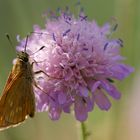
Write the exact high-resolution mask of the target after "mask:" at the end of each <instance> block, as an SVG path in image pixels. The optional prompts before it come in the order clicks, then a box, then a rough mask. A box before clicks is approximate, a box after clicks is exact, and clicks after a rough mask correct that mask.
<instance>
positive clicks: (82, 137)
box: [78, 122, 90, 140]
mask: <svg viewBox="0 0 140 140" xmlns="http://www.w3.org/2000/svg"><path fill="white" fill-rule="evenodd" d="M78 130H79V134H78V135H79V140H87V138H88V136H89V135H90V133H89V132H88V131H87V128H86V124H85V123H84V122H80V123H79V122H78Z"/></svg>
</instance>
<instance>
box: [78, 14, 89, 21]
mask: <svg viewBox="0 0 140 140" xmlns="http://www.w3.org/2000/svg"><path fill="white" fill-rule="evenodd" d="M79 17H80V18H81V21H83V20H86V19H87V17H88V16H81V15H79Z"/></svg>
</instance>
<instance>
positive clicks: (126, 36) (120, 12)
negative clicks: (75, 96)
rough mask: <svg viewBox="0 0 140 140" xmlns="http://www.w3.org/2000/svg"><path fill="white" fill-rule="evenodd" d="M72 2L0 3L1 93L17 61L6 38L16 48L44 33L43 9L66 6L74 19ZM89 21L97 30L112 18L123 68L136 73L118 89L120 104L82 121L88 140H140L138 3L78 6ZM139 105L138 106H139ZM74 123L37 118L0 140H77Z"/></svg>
mask: <svg viewBox="0 0 140 140" xmlns="http://www.w3.org/2000/svg"><path fill="white" fill-rule="evenodd" d="M76 2H77V0H69V1H68V0H0V91H1V92H2V89H3V86H4V84H5V82H6V79H7V76H8V74H9V71H10V70H11V68H12V60H13V58H15V57H16V53H15V48H12V47H11V46H10V45H9V42H8V40H7V39H6V37H5V33H9V34H10V36H11V37H12V41H13V44H14V46H16V45H17V42H16V35H17V34H19V35H21V36H22V37H25V36H26V35H27V33H29V32H30V31H32V27H33V25H34V24H38V25H41V26H42V27H43V24H44V19H43V18H42V14H43V13H44V12H45V11H47V10H48V9H52V10H55V9H56V8H58V7H62V8H64V7H65V6H69V7H70V9H71V10H72V11H73V12H74V13H77V11H78V10H76V9H75V3H76ZM81 4H82V5H83V7H84V9H85V12H86V14H87V15H88V17H89V19H95V20H96V21H97V22H98V23H99V24H100V25H103V24H104V23H105V22H107V21H109V20H110V19H111V17H115V18H116V19H117V22H118V24H119V28H118V30H117V32H116V33H114V36H116V37H119V38H122V39H123V40H124V48H122V50H121V53H122V55H124V56H125V57H126V58H127V59H126V61H125V63H127V64H129V65H131V66H133V67H135V73H133V74H132V75H131V76H129V77H128V78H127V79H126V80H124V81H123V82H121V83H119V82H118V83H117V85H118V88H119V90H120V91H121V92H122V93H123V95H122V98H121V100H120V101H113V100H112V108H111V109H110V110H109V111H108V112H103V111H100V110H99V109H98V108H97V107H95V109H94V111H93V112H92V113H90V114H89V119H88V121H86V124H87V127H88V129H89V130H90V132H91V133H92V135H91V136H90V137H89V140H139V139H140V134H139V131H140V109H139V107H140V103H139V102H140V101H139V100H140V95H139V85H138V84H139V83H140V78H139V77H140V76H139V73H140V66H139V64H140V62H139V58H140V57H139V55H140V46H139V45H140V26H139V25H140V0H81ZM138 99H139V100H138ZM76 125H77V122H76V121H75V118H74V117H73V115H69V114H68V115H67V114H63V115H62V116H61V119H60V120H59V121H56V122H54V121H51V120H50V119H49V118H48V115H47V113H40V114H39V113H37V114H36V116H35V118H34V119H30V118H29V119H27V120H26V121H25V123H23V124H22V125H20V126H18V127H16V128H11V129H8V130H5V131H2V132H0V140H28V139H32V140H77V139H78V134H77V126H76Z"/></svg>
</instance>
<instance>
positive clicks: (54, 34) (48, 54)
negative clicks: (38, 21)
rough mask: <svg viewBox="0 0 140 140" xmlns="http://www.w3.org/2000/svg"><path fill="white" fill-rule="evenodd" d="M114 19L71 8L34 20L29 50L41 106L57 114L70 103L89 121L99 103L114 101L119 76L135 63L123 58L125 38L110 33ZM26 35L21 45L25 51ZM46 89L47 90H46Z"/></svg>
mask: <svg viewBox="0 0 140 140" xmlns="http://www.w3.org/2000/svg"><path fill="white" fill-rule="evenodd" d="M111 34H112V31H111V25H110V24H109V23H106V24H105V25H103V26H102V27H100V26H98V25H97V23H96V22H95V21H89V20H88V19H87V16H85V15H84V14H82V13H81V14H80V15H79V17H78V18H75V17H74V16H73V15H71V14H69V13H68V12H61V14H60V16H58V17H55V18H50V19H49V20H47V21H46V24H45V28H44V29H41V28H40V27H39V26H37V25H35V26H34V33H33V34H32V35H31V36H30V37H29V40H28V42H27V53H28V54H29V55H30V59H31V60H30V61H34V62H35V63H34V67H33V71H34V72H35V71H38V70H41V71H43V72H42V73H39V74H38V75H34V78H35V81H36V83H37V85H38V86H39V87H40V88H41V89H42V90H40V89H38V88H35V97H36V110H37V111H38V112H43V111H48V114H49V117H50V118H51V119H52V120H58V119H59V118H60V115H61V113H62V112H65V113H70V112H71V109H73V110H74V114H75V117H76V119H77V120H79V121H85V120H86V119H87V117H88V112H91V111H92V110H93V108H94V104H96V105H97V106H98V107H99V108H100V109H101V110H108V109H109V108H110V107H111V103H110V101H109V98H108V96H111V97H112V98H114V99H116V100H118V99H120V96H121V94H120V92H119V91H118V90H117V88H116V87H115V86H114V83H113V82H114V79H115V80H123V79H124V78H126V77H127V76H128V75H129V74H130V73H131V72H132V71H133V68H131V67H129V66H127V65H125V64H123V63H122V60H123V59H124V58H123V57H122V56H121V55H120V48H121V47H122V44H123V42H122V40H121V39H111V38H110V36H111ZM25 40H26V39H23V40H22V41H21V42H20V45H19V46H17V50H18V51H21V50H22V51H23V50H24V46H25ZM42 46H44V48H43V49H42V50H40V51H38V52H37V53H35V52H36V51H37V50H39V49H40V48H41V47H42ZM45 93H46V94H45Z"/></svg>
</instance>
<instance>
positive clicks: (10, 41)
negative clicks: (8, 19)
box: [5, 33, 14, 48]
mask: <svg viewBox="0 0 140 140" xmlns="http://www.w3.org/2000/svg"><path fill="white" fill-rule="evenodd" d="M5 35H6V37H7V39H8V41H9V43H10V45H11V46H12V47H13V48H14V46H13V42H12V40H11V38H10V35H9V34H8V33H6V34H5Z"/></svg>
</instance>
